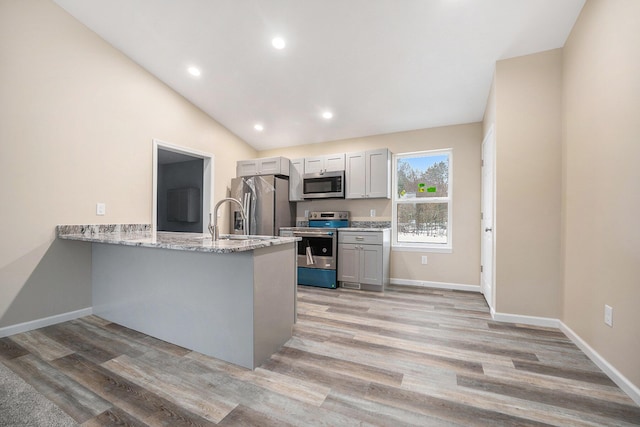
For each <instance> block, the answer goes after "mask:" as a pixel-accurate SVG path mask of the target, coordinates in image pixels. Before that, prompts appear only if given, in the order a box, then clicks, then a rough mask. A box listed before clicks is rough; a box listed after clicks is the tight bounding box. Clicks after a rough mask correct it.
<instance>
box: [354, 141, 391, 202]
mask: <svg viewBox="0 0 640 427" xmlns="http://www.w3.org/2000/svg"><path fill="white" fill-rule="evenodd" d="M346 156H347V161H346V163H347V167H346V169H345V181H346V192H345V198H346V199H362V198H365V197H368V198H387V199H388V198H390V197H391V153H389V150H388V149H387V148H383V149H380V150H371V151H361V152H355V153H347V155H346Z"/></svg>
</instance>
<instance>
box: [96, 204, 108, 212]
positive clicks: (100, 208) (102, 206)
mask: <svg viewBox="0 0 640 427" xmlns="http://www.w3.org/2000/svg"><path fill="white" fill-rule="evenodd" d="M106 213H107V205H106V204H105V203H96V215H104V214H106Z"/></svg>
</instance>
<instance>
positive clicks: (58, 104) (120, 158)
mask: <svg viewBox="0 0 640 427" xmlns="http://www.w3.org/2000/svg"><path fill="white" fill-rule="evenodd" d="M185 78H188V77H187V76H185ZM153 138H158V139H160V140H163V141H165V142H169V143H173V144H177V145H181V146H185V147H189V148H193V149H196V150H200V151H205V152H209V153H212V154H214V155H215V189H214V197H215V198H216V199H219V198H221V197H223V196H224V195H225V192H226V187H227V186H228V184H229V180H230V178H231V177H233V176H235V162H236V160H238V159H241V158H252V157H255V155H256V151H255V150H254V149H252V148H251V147H250V146H248V145H247V144H245V143H244V142H243V141H241V140H240V139H238V138H237V137H236V136H234V135H233V134H231V133H230V132H229V131H227V130H226V129H225V128H223V127H222V126H220V125H219V124H218V123H217V122H215V121H214V120H212V119H211V118H209V117H208V116H206V115H205V114H204V113H203V112H202V111H200V110H198V109H197V108H196V107H194V106H193V105H192V104H190V103H189V102H187V101H186V100H185V99H184V98H182V97H181V96H179V95H178V94H176V93H175V92H173V91H172V90H170V89H169V88H168V87H167V86H165V85H164V84H163V83H161V82H160V81H158V80H157V79H155V78H154V77H152V76H151V75H150V74H149V73H147V72H146V71H144V70H143V69H141V68H140V67H139V66H137V65H136V64H135V63H133V62H132V61H130V60H129V59H127V58H126V57H125V56H124V55H123V54H122V53H120V52H118V51H117V50H115V49H114V48H112V47H111V46H110V45H108V44H107V43H105V42H104V41H103V40H102V39H100V38H99V37H98V36H97V35H96V34H94V33H92V32H91V31H89V30H88V29H87V28H85V27H84V26H82V25H81V24H80V23H78V22H77V21H76V20H75V19H74V18H72V17H71V16H69V15H68V14H67V13H66V12H64V11H63V10H62V9H60V8H59V7H58V6H56V5H55V4H54V3H52V2H51V1H48V0H22V1H10V0H0V200H2V203H1V204H0V206H1V208H0V209H1V215H2V218H1V219H2V220H1V221H0V235H2V239H0V327H2V326H6V325H12V324H16V323H20V322H25V321H29V320H33V319H38V318H42V317H46V316H51V315H55V314H59V313H64V312H68V311H72V310H77V309H82V308H85V307H89V306H90V305H91V292H90V282H89V280H90V266H89V264H88V262H89V260H90V253H89V247H88V246H86V245H83V244H78V243H72V242H54V227H55V225H56V224H73V223H76V224H78V223H80V224H84V223H150V222H151V208H152V207H151V200H152V188H151V187H152V139H153ZM96 202H105V203H106V205H107V215H106V216H103V217H102V216H101V217H97V216H96V215H95V205H96Z"/></svg>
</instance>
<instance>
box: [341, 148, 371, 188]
mask: <svg viewBox="0 0 640 427" xmlns="http://www.w3.org/2000/svg"><path fill="white" fill-rule="evenodd" d="M346 157H347V159H346V163H347V165H346V168H345V171H344V179H345V181H346V182H345V195H344V198H345V199H361V198H363V197H365V191H366V186H365V176H366V174H365V168H366V167H365V159H366V157H365V152H364V151H360V152H358V153H347V155H346Z"/></svg>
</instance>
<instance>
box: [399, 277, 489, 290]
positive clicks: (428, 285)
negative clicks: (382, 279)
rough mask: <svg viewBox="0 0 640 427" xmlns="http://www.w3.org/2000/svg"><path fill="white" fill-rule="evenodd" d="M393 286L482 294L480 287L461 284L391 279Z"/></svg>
mask: <svg viewBox="0 0 640 427" xmlns="http://www.w3.org/2000/svg"><path fill="white" fill-rule="evenodd" d="M391 284H392V285H407V286H419V287H422V288H435V289H451V290H455V291H469V292H480V286H479V285H463V284H459V283H445V282H426V281H424V280H408V279H394V278H392V279H391Z"/></svg>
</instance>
